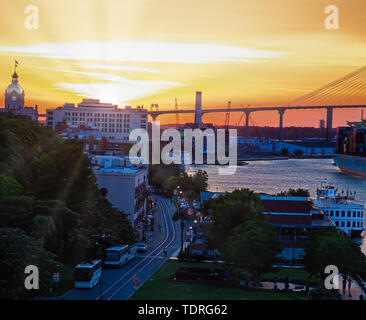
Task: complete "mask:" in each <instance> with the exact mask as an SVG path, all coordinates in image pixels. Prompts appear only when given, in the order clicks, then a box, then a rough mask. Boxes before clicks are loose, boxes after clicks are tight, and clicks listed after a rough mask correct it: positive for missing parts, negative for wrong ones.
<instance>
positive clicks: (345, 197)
mask: <svg viewBox="0 0 366 320" xmlns="http://www.w3.org/2000/svg"><path fill="white" fill-rule="evenodd" d="M316 194H317V197H316V200H315V201H314V205H315V206H316V207H318V208H319V209H320V210H322V211H323V212H324V214H325V215H326V216H327V217H329V219H331V220H332V221H333V222H334V223H335V225H336V226H337V228H338V229H340V230H341V231H343V232H344V233H346V234H347V235H348V236H349V237H350V238H359V237H361V233H362V231H363V211H364V207H363V205H362V204H360V203H357V202H356V201H355V198H356V191H354V192H353V193H352V192H350V191H348V190H347V191H346V192H344V191H342V192H341V193H340V192H338V190H337V189H336V188H335V187H334V186H332V185H330V184H326V183H324V182H322V183H321V186H320V189H319V188H318V189H317V192H316Z"/></svg>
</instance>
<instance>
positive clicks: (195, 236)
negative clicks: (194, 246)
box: [193, 219, 197, 242]
mask: <svg viewBox="0 0 366 320" xmlns="http://www.w3.org/2000/svg"><path fill="white" fill-rule="evenodd" d="M193 222H194V242H196V239H197V219H194V221H193Z"/></svg>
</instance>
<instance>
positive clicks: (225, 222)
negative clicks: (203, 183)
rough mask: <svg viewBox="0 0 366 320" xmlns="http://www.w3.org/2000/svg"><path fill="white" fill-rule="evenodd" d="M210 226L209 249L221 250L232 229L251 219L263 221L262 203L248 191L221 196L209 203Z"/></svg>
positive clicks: (238, 191)
mask: <svg viewBox="0 0 366 320" xmlns="http://www.w3.org/2000/svg"><path fill="white" fill-rule="evenodd" d="M211 205H212V207H211V208H210V209H209V211H210V212H211V214H210V217H211V220H212V223H211V225H210V226H209V227H208V242H209V245H210V247H213V248H218V249H219V250H221V249H222V248H223V246H224V244H225V242H226V241H227V239H228V238H229V237H230V236H231V235H232V233H233V229H234V228H235V227H237V226H239V225H241V224H243V223H244V222H246V221H249V220H251V219H262V220H264V215H263V207H262V202H261V199H260V197H259V196H258V194H256V193H254V192H253V191H251V190H249V189H240V190H235V191H233V192H231V193H226V194H225V195H221V196H220V197H219V198H217V199H214V201H212V203H211Z"/></svg>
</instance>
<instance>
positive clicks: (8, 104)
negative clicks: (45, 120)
mask: <svg viewBox="0 0 366 320" xmlns="http://www.w3.org/2000/svg"><path fill="white" fill-rule="evenodd" d="M16 68H17V62H15V67H14V73H13V77H12V80H11V84H10V85H9V86H8V87H7V88H6V90H5V109H8V110H15V111H20V110H23V109H24V90H23V88H22V87H21V86H20V85H19V84H18V74H17V72H16Z"/></svg>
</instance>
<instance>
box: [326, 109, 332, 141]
mask: <svg viewBox="0 0 366 320" xmlns="http://www.w3.org/2000/svg"><path fill="white" fill-rule="evenodd" d="M332 129H333V107H328V108H327V128H326V139H327V140H328V141H332V138H333V135H332Z"/></svg>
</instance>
